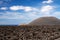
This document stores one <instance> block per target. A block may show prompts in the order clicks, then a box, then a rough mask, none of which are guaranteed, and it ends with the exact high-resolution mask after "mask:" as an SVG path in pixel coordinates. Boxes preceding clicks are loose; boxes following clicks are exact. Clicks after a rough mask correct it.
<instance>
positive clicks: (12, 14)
mask: <svg viewBox="0 0 60 40" xmlns="http://www.w3.org/2000/svg"><path fill="white" fill-rule="evenodd" d="M0 18H2V19H24V18H25V17H24V15H21V13H19V12H5V13H2V16H0Z"/></svg>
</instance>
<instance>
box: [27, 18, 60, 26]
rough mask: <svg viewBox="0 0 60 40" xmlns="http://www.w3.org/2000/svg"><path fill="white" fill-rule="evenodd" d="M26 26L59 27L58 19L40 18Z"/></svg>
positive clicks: (59, 20) (59, 21)
mask: <svg viewBox="0 0 60 40" xmlns="http://www.w3.org/2000/svg"><path fill="white" fill-rule="evenodd" d="M28 25H60V19H58V18H56V17H40V18H38V19H36V20H33V21H32V22H30V23H29V24H28Z"/></svg>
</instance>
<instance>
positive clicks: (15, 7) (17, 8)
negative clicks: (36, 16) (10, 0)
mask: <svg viewBox="0 0 60 40" xmlns="http://www.w3.org/2000/svg"><path fill="white" fill-rule="evenodd" d="M10 9H11V10H19V9H20V6H12V7H10Z"/></svg>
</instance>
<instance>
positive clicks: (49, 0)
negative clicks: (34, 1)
mask: <svg viewBox="0 0 60 40" xmlns="http://www.w3.org/2000/svg"><path fill="white" fill-rule="evenodd" d="M52 2H53V1H52V0H47V1H43V2H42V3H47V4H50V3H52Z"/></svg>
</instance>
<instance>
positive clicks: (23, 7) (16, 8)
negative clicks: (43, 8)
mask: <svg viewBox="0 0 60 40" xmlns="http://www.w3.org/2000/svg"><path fill="white" fill-rule="evenodd" d="M10 10H13V11H17V10H24V11H25V12H30V11H34V10H37V9H36V8H33V7H29V6H11V7H10Z"/></svg>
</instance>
